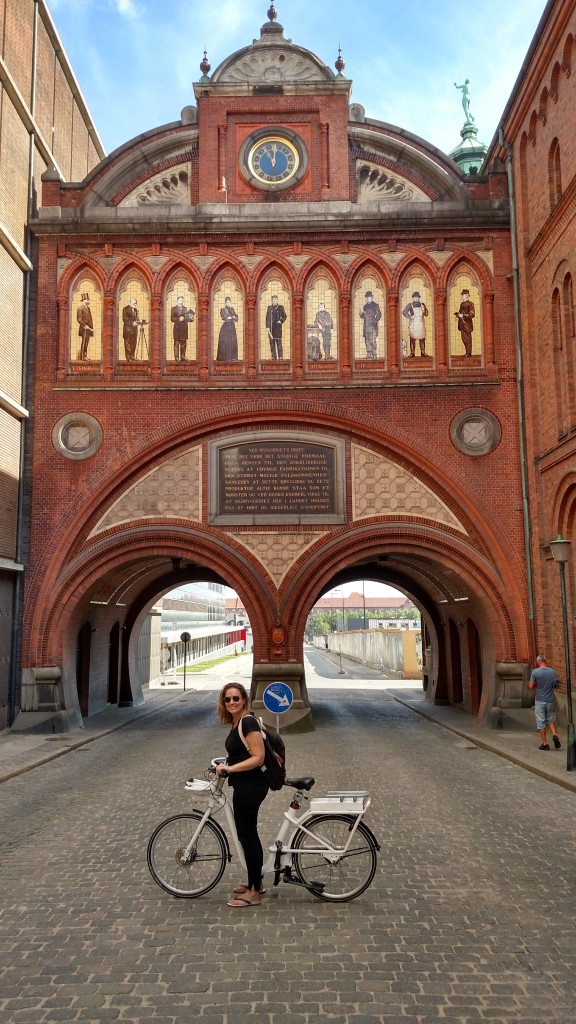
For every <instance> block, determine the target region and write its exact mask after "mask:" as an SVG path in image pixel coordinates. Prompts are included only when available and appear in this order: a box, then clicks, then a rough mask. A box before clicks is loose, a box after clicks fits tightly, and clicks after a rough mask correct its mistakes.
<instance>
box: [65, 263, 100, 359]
mask: <svg viewBox="0 0 576 1024" xmlns="http://www.w3.org/2000/svg"><path fill="white" fill-rule="evenodd" d="M69 308H70V318H69V319H70V338H69V352H70V362H71V363H82V364H89V363H101V362H102V290H101V288H100V285H99V283H98V282H97V281H96V279H95V277H94V276H93V274H91V273H90V272H89V271H87V270H83V271H81V272H80V273H79V274H78V275H77V276H76V278H75V279H74V283H73V285H72V287H71V289H70V306H69Z"/></svg>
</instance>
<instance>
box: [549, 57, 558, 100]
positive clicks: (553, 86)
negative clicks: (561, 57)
mask: <svg viewBox="0 0 576 1024" xmlns="http://www.w3.org/2000/svg"><path fill="white" fill-rule="evenodd" d="M559 85H560V62H559V61H556V63H555V65H554V67H553V68H552V76H551V78H550V99H551V100H553V102H554V103H557V102H558V91H559Z"/></svg>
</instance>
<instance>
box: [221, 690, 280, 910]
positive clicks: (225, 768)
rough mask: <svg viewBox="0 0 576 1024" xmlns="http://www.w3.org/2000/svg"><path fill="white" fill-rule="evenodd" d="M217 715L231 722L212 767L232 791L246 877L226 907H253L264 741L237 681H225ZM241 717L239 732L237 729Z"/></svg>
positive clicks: (264, 788)
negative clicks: (221, 756) (221, 755)
mask: <svg viewBox="0 0 576 1024" xmlns="http://www.w3.org/2000/svg"><path fill="white" fill-rule="evenodd" d="M218 717H219V719H220V721H221V722H222V723H223V724H225V725H226V724H230V725H232V729H231V730H230V732H229V733H228V736H227V737H226V743H225V746H226V753H227V754H228V759H227V763H226V764H219V765H218V767H217V768H216V771H217V773H218V775H228V776H229V779H228V782H229V785H230V786H232V789H233V790H234V795H233V797H232V807H233V809H234V819H235V821H236V831H237V833H238V839H239V840H240V845H241V846H242V849H243V850H244V857H245V860H246V869H247V872H248V878H247V883H246V885H238V886H237V887H236V888H235V889H234V893H235V894H237V895H235V896H234V897H233V898H232V899H230V900H228V906H229V907H257V906H258V905H259V904H260V894H261V893H262V892H263V891H264V889H263V886H262V864H263V862H264V851H263V849H262V843H261V842H260V837H259V835H258V811H259V809H260V804H261V803H262V801H263V800H264V797H265V796H266V794H267V793H268V783H267V782H266V779H265V776H264V773H263V772H262V771H261V765H263V764H264V740H263V738H262V733H261V731H260V726H259V724H258V722H257V721H256V719H255V718H254V715H251V714H250V713H249V711H248V694H247V693H246V690H245V689H244V687H243V686H242V685H241V684H240V683H226V686H224V688H223V689H222V692H221V693H220V697H219V700H218ZM240 719H242V733H243V736H244V739H245V740H246V744H247V745H248V746H246V744H245V743H243V742H242V737H241V736H240V735H239V732H238V723H239V721H240Z"/></svg>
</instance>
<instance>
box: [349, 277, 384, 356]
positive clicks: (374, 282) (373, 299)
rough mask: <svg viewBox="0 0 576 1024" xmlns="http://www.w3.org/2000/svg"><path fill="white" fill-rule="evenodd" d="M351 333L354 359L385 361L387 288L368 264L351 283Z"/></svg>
mask: <svg viewBox="0 0 576 1024" xmlns="http://www.w3.org/2000/svg"><path fill="white" fill-rule="evenodd" d="M352 337H353V345H354V359H355V360H356V361H362V360H368V359H369V360H371V361H374V360H379V361H380V362H381V363H383V362H385V361H386V288H385V285H384V282H383V280H382V277H381V276H380V274H379V273H378V271H377V270H376V269H375V268H374V267H371V266H366V267H363V268H362V269H361V270H360V271H359V273H358V274H357V275H356V277H355V278H354V281H353V283H352Z"/></svg>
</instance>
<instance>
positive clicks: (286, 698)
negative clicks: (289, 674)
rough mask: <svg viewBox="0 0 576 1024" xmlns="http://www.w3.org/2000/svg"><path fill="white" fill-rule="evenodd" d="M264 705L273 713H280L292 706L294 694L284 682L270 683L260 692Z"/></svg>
mask: <svg viewBox="0 0 576 1024" xmlns="http://www.w3.org/2000/svg"><path fill="white" fill-rule="evenodd" d="M262 700H263V701H264V707H265V708H266V709H267V710H268V711H272V712H273V714H275V715H281V714H282V713H283V712H284V711H289V710H290V708H291V707H292V702H293V700H294V694H293V693H292V690H291V689H290V687H289V686H287V685H286V683H270V684H269V685H268V686H267V687H266V689H265V690H264V693H263V694H262Z"/></svg>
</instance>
